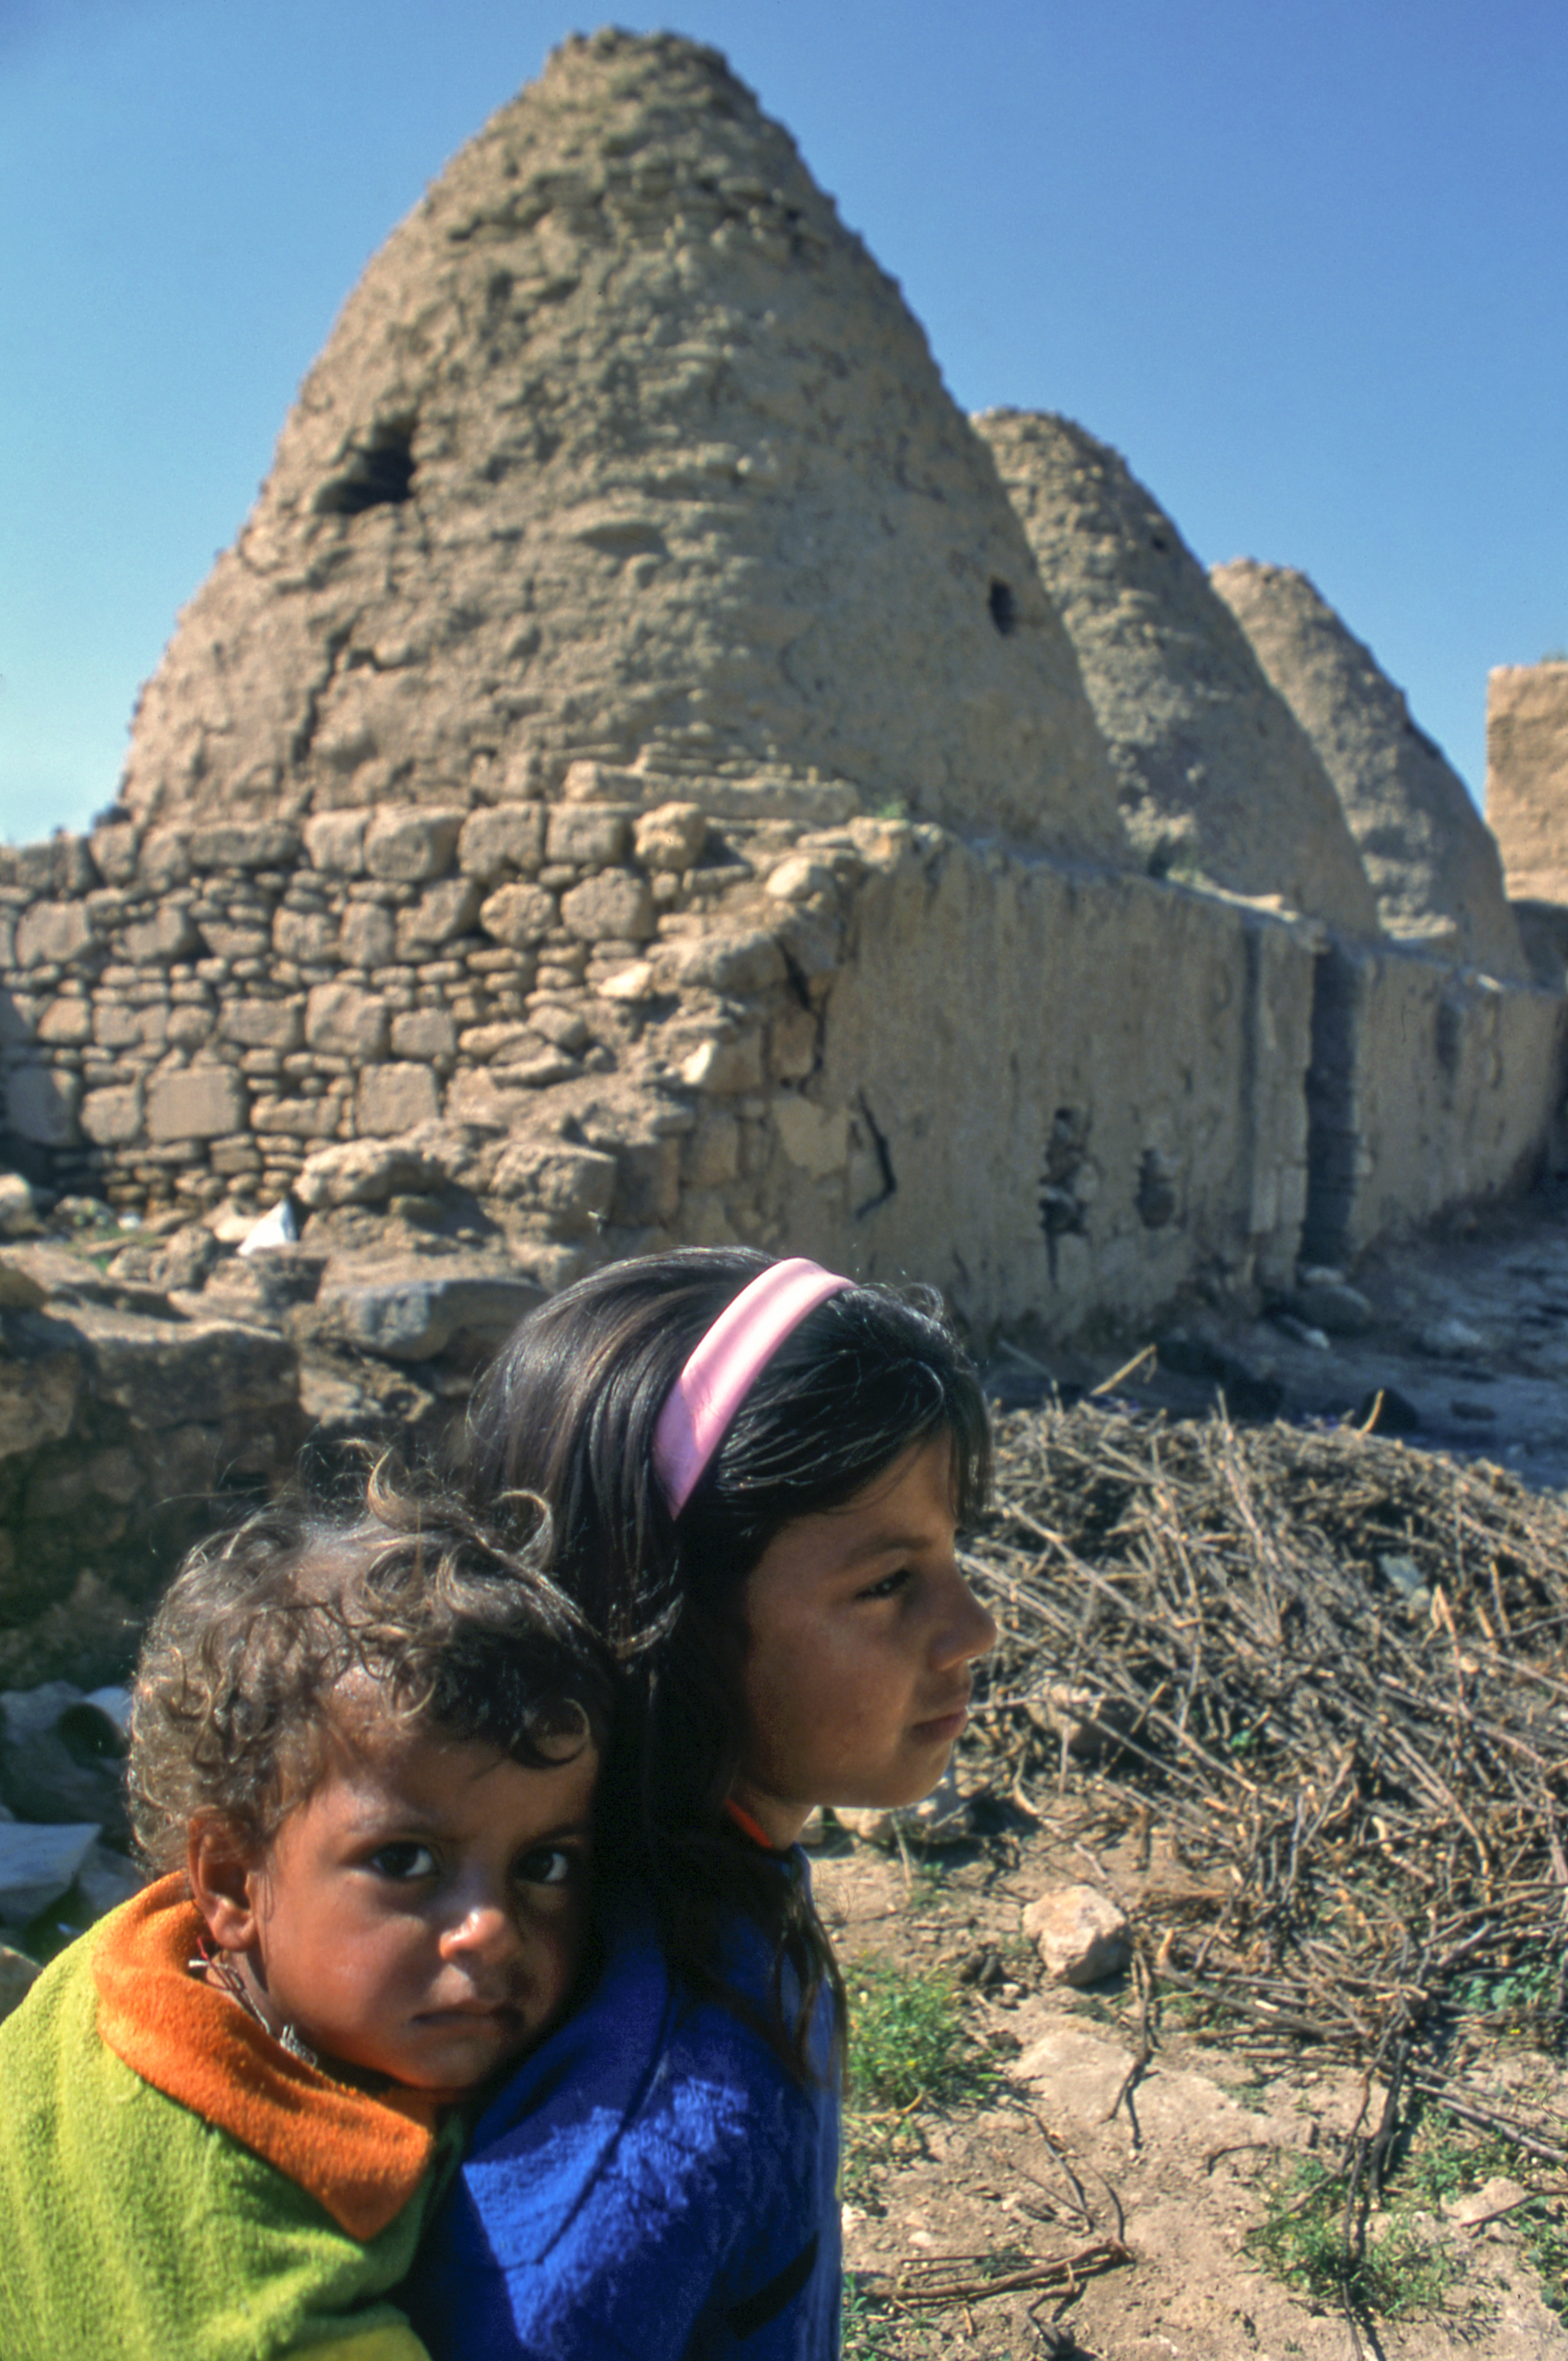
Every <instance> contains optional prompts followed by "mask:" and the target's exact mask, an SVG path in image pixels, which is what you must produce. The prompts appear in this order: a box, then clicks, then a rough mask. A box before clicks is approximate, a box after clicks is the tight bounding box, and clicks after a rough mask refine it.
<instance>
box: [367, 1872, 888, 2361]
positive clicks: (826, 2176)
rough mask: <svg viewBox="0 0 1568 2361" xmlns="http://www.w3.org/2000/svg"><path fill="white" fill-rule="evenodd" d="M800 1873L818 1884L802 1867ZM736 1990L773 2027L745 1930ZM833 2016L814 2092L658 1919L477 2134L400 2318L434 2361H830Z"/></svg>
mask: <svg viewBox="0 0 1568 2361" xmlns="http://www.w3.org/2000/svg"><path fill="white" fill-rule="evenodd" d="M795 1863H796V1864H798V1866H797V1867H796V1868H795V1871H794V1873H796V1874H801V1875H804V1874H805V1873H806V1864H805V1859H804V1856H802V1855H799V1854H798V1853H797V1854H796V1855H795ZM725 1972H726V1977H727V1980H728V1981H729V1982H730V1983H732V1984H733V1985H734V1986H735V1988H736V1989H737V1990H738V1991H740V1992H741V1993H743V1994H744V1995H745V1996H746V1997H748V1998H749V1999H751V2000H752V2001H753V2002H755V2003H756V2004H758V2005H759V2006H760V2007H765V2005H766V2000H767V1993H768V1987H769V1982H770V1976H771V1958H770V1955H769V1952H768V1947H767V1945H766V1944H765V1942H764V1940H763V1938H762V1936H761V1935H760V1934H759V1933H758V1932H757V1931H756V1930H755V1929H754V1928H752V1927H749V1926H745V1927H739V1928H738V1929H737V1930H736V1931H735V1932H734V1934H733V1936H732V1938H731V1940H730V1942H729V1946H728V1956H727V1958H726V1960H725ZM831 2009H832V2002H831V1997H830V1995H828V1993H824V1994H823V1996H822V1999H821V2001H820V2003H819V2004H818V2007H817V2017H816V2021H815V2022H814V2025H813V2027H812V2046H813V2059H814V2063H815V2064H816V2065H817V2070H818V2073H819V2075H820V2078H821V2079H820V2081H819V2082H814V2083H813V2085H811V2086H810V2087H807V2088H804V2089H803V2088H802V2087H801V2085H800V2084H799V2083H797V2082H795V2081H794V2080H793V2079H792V2077H791V2076H790V2075H789V2073H788V2072H787V2071H786V2070H785V2069H784V2066H783V2065H782V2064H781V2063H780V2061H779V2059H777V2058H776V2057H775V2056H774V2054H773V2051H772V2050H771V2049H770V2048H769V2047H768V2045H767V2044H766V2042H764V2041H763V2040H762V2037H760V2035H758V2034H756V2033H754V2032H752V2031H751V2028H750V2027H749V2026H746V2025H744V2024H742V2023H741V2021H740V2018H739V2017H737V2016H736V2015H733V2014H732V2013H731V2011H730V2010H729V2009H728V2008H725V2007H723V2006H721V2005H719V2004H717V2003H710V2002H702V2003H699V2002H696V2001H694V2000H693V1999H691V1998H690V1996H689V1995H687V1994H686V1993H684V1992H683V1991H681V1989H680V1988H679V1987H677V1986H676V1985H674V1983H673V1982H672V1980H671V1977H670V1973H669V1971H668V1969H667V1967H666V1965H665V1962H664V1959H663V1954H662V1952H661V1951H660V1949H659V1947H658V1945H657V1943H656V1941H655V1940H654V1938H653V1933H652V1924H651V1922H650V1920H649V1919H648V1918H647V1916H634V1917H632V1918H630V1920H628V1921H627V1922H626V1923H624V1924H623V1925H622V1926H621V1927H620V1929H619V1930H618V1932H617V1933H616V1934H615V1935H614V1936H613V1937H612V1938H611V1941H610V1945H609V1956H608V1958H607V1960H606V1962H605V1968H604V1972H603V1974H602V1976H601V1977H600V1979H599V1982H598V1984H597V1986H596V1987H595V1989H594V1991H593V1993H591V1994H590V1996H589V1998H588V1999H587V2002H586V2003H585V2004H584V2005H583V2006H582V2007H581V2008H580V2009H579V2010H578V2011H577V2013H576V2015H574V2016H571V2017H569V2018H568V2019H567V2020H566V2022H565V2024H564V2025H562V2026H558V2027H557V2029H556V2030H555V2032H554V2033H553V2034H552V2035H551V2036H550V2037H549V2038H548V2039H547V2040H546V2041H545V2042H543V2044H542V2045H541V2047H540V2048H538V2049H536V2050H535V2051H534V2052H533V2054H532V2057H530V2058H529V2059H527V2060H526V2061H525V2062H524V2064H523V2065H522V2066H521V2068H520V2070H519V2071H518V2072H517V2073H516V2074H515V2075H514V2076H513V2077H512V2079H511V2081H510V2082H509V2083H508V2084H507V2085H506V2087H505V2089H504V2090H503V2091H502V2092H501V2093H500V2095H499V2097H498V2098H497V2099H496V2100H494V2101H493V2102H492V2103H491V2104H490V2106H489V2107H488V2109H487V2111H486V2113H485V2114H484V2115H483V2116H482V2117H481V2118H480V2120H479V2123H478V2124H477V2127H476V2129H475V2133H474V2138H473V2143H472V2146H471V2147H470V2149H469V2153H468V2157H467V2160H466V2163H465V2165H464V2167H463V2170H462V2173H461V2176H460V2178H459V2180H457V2182H456V2184H455V2187H454V2189H453V2191H452V2193H451V2195H450V2196H449V2197H448V2199H447V2201H446V2202H445V2204H444V2207H443V2208H442V2210H441V2212H440V2213H438V2215H437V2216H436V2219H435V2221H434V2223H433V2226H432V2228H431V2230H430V2232H429V2234H428V2236H427V2238H426V2241H425V2243H424V2244H423V2246H422V2248H421V2251H420V2257H419V2260H418V2262H417V2264H416V2266H415V2268H414V2271H413V2274H412V2276H411V2279H409V2281H408V2282H407V2284H406V2286H405V2287H404V2288H403V2290H401V2301H403V2302H404V2304H405V2305H406V2307H407V2310H408V2312H409V2315H410V2318H411V2321H412V2323H413V2325H414V2327H415V2329H416V2330H417V2331H418V2333H419V2334H420V2335H421V2336H422V2337H423V2339H424V2341H425V2343H426V2345H428V2346H429V2348H430V2351H431V2353H432V2355H433V2356H434V2361H481V2356H482V2361H614V2356H619V2355H624V2356H628V2357H629V2361H721V2356H731V2355H733V2356H740V2361H835V2356H837V2355H838V2352H839V2276H840V2262H841V2256H840V2245H839V2203H838V2193H837V2183H838V2170H839V2094H838V2090H837V2087H836V2084H835V2082H834V2081H833V2080H832V2074H831V2054H832V2015H831Z"/></svg>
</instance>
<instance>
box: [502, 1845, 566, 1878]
mask: <svg viewBox="0 0 1568 2361" xmlns="http://www.w3.org/2000/svg"><path fill="white" fill-rule="evenodd" d="M576 1871H577V1855H576V1853H575V1852H564V1851H563V1850H561V1848H560V1846H559V1845H541V1846H540V1848H539V1850H538V1851H537V1852H525V1853H524V1854H523V1856H522V1859H521V1861H519V1862H518V1865H517V1869H516V1872H515V1874H516V1877H517V1882H518V1883H519V1884H520V1885H565V1883H567V1881H568V1879H570V1878H572V1877H574V1876H575V1875H576Z"/></svg>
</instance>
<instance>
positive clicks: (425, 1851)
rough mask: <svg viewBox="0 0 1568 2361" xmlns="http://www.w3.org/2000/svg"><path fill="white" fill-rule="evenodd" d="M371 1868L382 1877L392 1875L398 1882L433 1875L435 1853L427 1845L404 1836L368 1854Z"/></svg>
mask: <svg viewBox="0 0 1568 2361" xmlns="http://www.w3.org/2000/svg"><path fill="white" fill-rule="evenodd" d="M370 1866H371V1868H372V1869H375V1870H379V1872H380V1873H381V1875H382V1876H383V1877H393V1878H396V1879H398V1880H399V1882H400V1883H401V1882H403V1881H405V1880H407V1879H410V1878H415V1877H433V1876H434V1874H435V1855H434V1854H433V1852H432V1850H431V1849H430V1847H429V1846H428V1845H422V1844H415V1843H414V1841H413V1839H411V1838H405V1839H401V1840H400V1842H398V1843H396V1844H385V1845H383V1846H382V1847H381V1848H380V1850H379V1851H378V1852H373V1853H372V1854H371V1856H370Z"/></svg>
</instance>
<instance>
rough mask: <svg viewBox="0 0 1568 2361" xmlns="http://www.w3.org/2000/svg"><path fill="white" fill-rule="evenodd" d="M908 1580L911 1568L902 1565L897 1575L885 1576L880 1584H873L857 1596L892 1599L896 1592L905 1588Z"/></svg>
mask: <svg viewBox="0 0 1568 2361" xmlns="http://www.w3.org/2000/svg"><path fill="white" fill-rule="evenodd" d="M908 1580H909V1568H908V1567H907V1566H906V1565H901V1566H900V1567H899V1568H898V1570H897V1572H896V1573H895V1574H884V1575H883V1578H882V1580H881V1581H880V1582H873V1583H872V1584H871V1585H870V1586H869V1587H867V1588H866V1589H864V1590H862V1591H861V1592H859V1593H858V1594H857V1596H858V1597H860V1598H892V1597H893V1596H894V1592H895V1591H899V1590H902V1589H903V1588H904V1586H905V1583H906V1582H907V1581H908Z"/></svg>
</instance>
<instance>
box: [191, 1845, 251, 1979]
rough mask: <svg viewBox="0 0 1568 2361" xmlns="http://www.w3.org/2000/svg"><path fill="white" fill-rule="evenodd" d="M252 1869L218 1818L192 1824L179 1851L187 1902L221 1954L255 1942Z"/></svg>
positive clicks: (240, 1949) (244, 1948)
mask: <svg viewBox="0 0 1568 2361" xmlns="http://www.w3.org/2000/svg"><path fill="white" fill-rule="evenodd" d="M255 1866H256V1864H255V1861H254V1860H253V1859H252V1857H251V1855H250V1854H249V1853H248V1852H247V1850H245V1848H244V1847H243V1846H242V1844H241V1843H240V1840H239V1838H238V1835H237V1833H236V1830H235V1829H234V1828H231V1827H230V1826H229V1825H228V1823H227V1822H226V1821H225V1820H220V1819H212V1818H208V1819H201V1820H196V1821H194V1822H193V1823H192V1828H191V1836H190V1841H189V1843H188V1844H187V1846H186V1849H185V1872H186V1875H187V1876H188V1877H189V1878H190V1881H191V1897H192V1901H193V1902H194V1903H195V1905H196V1907H197V1909H198V1910H199V1911H200V1912H201V1914H202V1916H203V1918H204V1919H205V1920H206V1922H207V1932H208V1934H209V1935H210V1936H211V1937H212V1938H213V1940H214V1943H215V1944H216V1945H217V1947H218V1949H219V1950H221V1951H246V1950H248V1949H250V1947H251V1945H252V1944H253V1943H254V1942H255V1940H256V1933H257V1925H256V1905H255V1903H254V1901H253V1900H252V1898H251V1872H252V1871H253V1870H254V1868H255Z"/></svg>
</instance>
